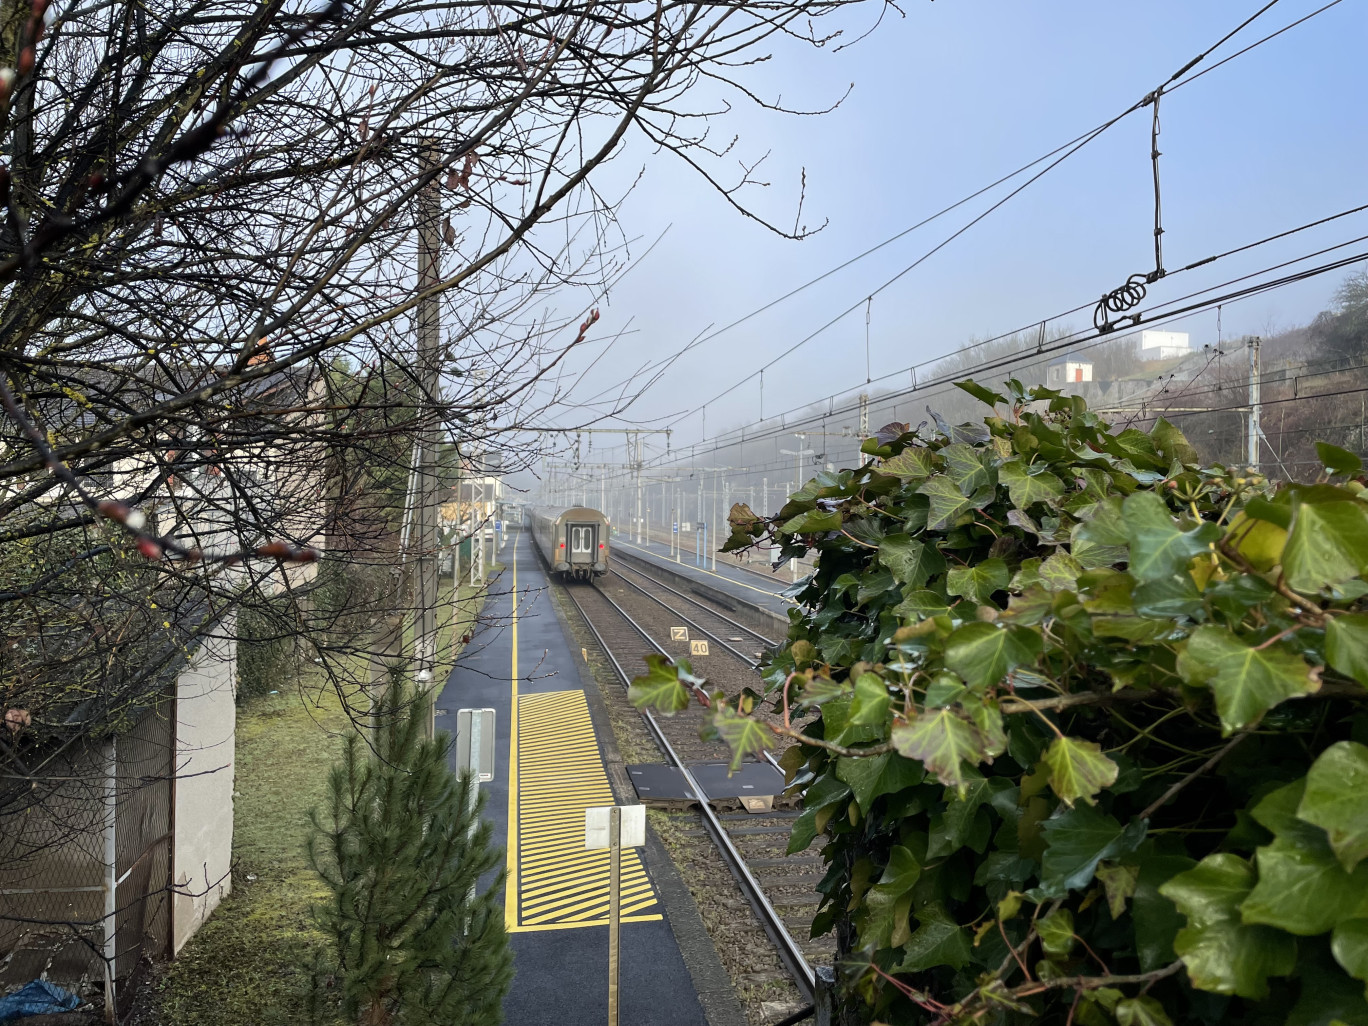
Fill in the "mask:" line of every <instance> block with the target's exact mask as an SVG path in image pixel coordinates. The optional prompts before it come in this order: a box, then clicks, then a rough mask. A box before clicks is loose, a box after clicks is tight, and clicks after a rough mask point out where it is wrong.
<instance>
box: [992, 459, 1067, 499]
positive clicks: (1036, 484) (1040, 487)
mask: <svg viewBox="0 0 1368 1026" xmlns="http://www.w3.org/2000/svg"><path fill="white" fill-rule="evenodd" d="M998 481H1000V482H1001V483H1002V484H1005V485H1006V486H1007V494H1008V496H1009V497H1010V498H1011V500H1012V505H1013V506H1016V507H1017V508H1018V509H1025V508H1026V507H1027V506H1030V505H1033V504H1034V503H1037V502H1046V503H1049V504H1050V505H1054V501H1055V500H1056V499H1057V498H1059V497H1060V496H1061V495H1063V494H1064V482H1063V481H1061V480H1060V479H1059V478H1057V477H1055V476H1054V475H1053V474H1051V473H1050V472H1049V471H1048V470H1041V471H1040V472H1038V473H1035V474H1032V473H1031V467H1030V466H1029V465H1028V464H1027V463H1025V462H1024V461H1022V460H1008V461H1007V462H1006V463H1004V464H1002V466H1000V467H998Z"/></svg>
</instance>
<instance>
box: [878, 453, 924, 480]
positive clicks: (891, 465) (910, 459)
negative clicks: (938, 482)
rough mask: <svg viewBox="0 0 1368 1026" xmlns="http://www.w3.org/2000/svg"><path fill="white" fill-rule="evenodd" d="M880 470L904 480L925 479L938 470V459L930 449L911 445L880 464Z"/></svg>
mask: <svg viewBox="0 0 1368 1026" xmlns="http://www.w3.org/2000/svg"><path fill="white" fill-rule="evenodd" d="M879 471H880V472H881V473H884V474H894V475H896V476H898V477H900V478H902V479H903V480H904V481H924V480H925V479H926V478H928V477H930V476H931V475H932V474H934V473H935V472H936V461H935V457H933V456H932V455H931V450H930V449H924V448H922V447H920V446H911V445H909V446H908V447H907V448H906V449H904V450H903V451H902V452H900V453H898V455H896V456H890V457H889V458H888V459H886V460H884V461H883V463H881V464H879Z"/></svg>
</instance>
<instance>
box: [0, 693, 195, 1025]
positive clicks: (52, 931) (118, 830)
mask: <svg viewBox="0 0 1368 1026" xmlns="http://www.w3.org/2000/svg"><path fill="white" fill-rule="evenodd" d="M174 710H175V700H174V698H173V697H172V694H171V693H170V692H169V691H168V692H167V693H165V694H163V695H162V696H160V697H159V698H158V699H157V700H156V701H154V702H152V703H150V704H149V705H148V706H147V707H145V708H144V709H143V710H142V712H141V715H140V716H139V717H138V719H137V721H136V722H135V723H134V724H133V725H132V727H131V728H130V729H128V730H126V731H124V732H122V733H120V734H118V735H116V736H114V737H112V738H105V739H101V740H95V741H87V742H83V743H81V744H79V745H77V746H75V747H71V748H66V747H63V748H62V749H61V750H54V751H53V752H51V753H49V754H48V755H47V756H45V757H43V759H42V762H41V765H33V766H30V770H31V772H30V773H29V774H28V775H27V776H24V777H19V776H15V775H9V776H7V777H6V778H5V779H4V780H3V781H0V786H3V787H4V788H6V789H7V790H9V791H10V792H11V794H12V795H13V794H15V793H21V792H22V793H24V794H25V798H24V800H23V801H21V802H7V803H6V809H7V815H6V816H5V818H4V820H3V821H0V992H4V991H7V990H10V989H13V988H16V987H18V986H22V985H23V984H25V983H27V982H28V981H30V980H33V979H38V978H42V979H46V980H48V981H49V982H51V983H54V984H56V985H58V986H60V987H63V988H65V989H67V990H70V991H72V992H74V993H76V994H78V995H80V996H82V997H84V998H94V997H97V996H103V995H104V994H105V993H106V992H107V988H108V986H109V984H110V983H111V982H114V983H115V985H116V991H115V993H116V996H117V995H118V994H119V991H118V989H117V985H118V983H119V982H120V981H123V980H126V979H128V978H129V977H131V976H132V975H133V974H134V972H135V971H136V969H137V967H138V965H139V963H140V962H141V960H142V959H143V958H144V957H145V956H146V957H149V958H161V957H165V956H166V955H167V954H168V953H169V947H170V940H171V936H170V931H171V891H170V886H169V885H170V860H171V843H172V832H173V807H174V773H175V766H174V749H175V730H174V725H175V715H174ZM119 1004H120V1005H121V1006H122V1005H125V1002H123V1001H120V1002H119Z"/></svg>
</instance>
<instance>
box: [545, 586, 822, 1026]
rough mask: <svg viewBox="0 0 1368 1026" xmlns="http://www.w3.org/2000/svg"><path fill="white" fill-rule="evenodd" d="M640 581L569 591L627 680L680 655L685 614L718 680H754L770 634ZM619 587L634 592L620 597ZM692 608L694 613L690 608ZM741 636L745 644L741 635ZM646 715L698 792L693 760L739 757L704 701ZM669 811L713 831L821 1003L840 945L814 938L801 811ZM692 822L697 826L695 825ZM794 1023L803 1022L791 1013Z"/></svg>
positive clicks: (802, 988)
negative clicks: (793, 841)
mask: <svg viewBox="0 0 1368 1026" xmlns="http://www.w3.org/2000/svg"><path fill="white" fill-rule="evenodd" d="M636 578H637V579H636V580H629V579H628V578H627V576H625V575H622V574H618V575H616V576H612V575H610V577H608V578H607V579H606V583H605V585H604V586H602V587H600V586H588V585H579V586H570V587H567V588H566V589H565V590H566V594H567V595H568V596H569V597H570V599H571V601H572V602H573V603H574V605H575V606H576V607H577V608H578V609H579V611H580V614H581V615H582V616H583V618H584V621H585V624H586V625H587V626H588V629H589V631H590V633H591V634H592V635H593V636H594V638H595V639H596V640H597V641H598V643H599V646H600V647H601V648H602V649H603V652H604V654H605V656H606V657H607V659H608V662H609V664H610V665H611V666H612V668H613V670H614V672H615V673H616V675H617V676H618V678H619V679H620V681H621V682H622V684H623V685H624V686H625V685H626V684H628V683H629V682H630V681H631V679H632V677H633V676H634V675H635V673H634V672H633V671H632V670H631V669H629V667H635V666H641V665H644V664H643V663H642V662H641V659H642V657H643V656H645V655H648V654H653V653H660V654H663V655H665V656H667V657H671V658H673V656H671V653H670V652H669V651H667V649H666V648H665V646H664V645H662V644H661V643H660V642H659V641H658V640H657V638H658V637H662V636H663V637H665V638H668V637H669V629H668V628H669V626H672V625H677V624H678V623H679V621H680V620H681V619H682V620H685V621H686V622H687V623H688V624H690V625H691V626H690V631H691V635H694V636H696V635H695V634H694V632H697V633H698V634H702V635H704V636H705V637H707V638H708V640H709V642H710V644H711V643H715V644H717V645H718V647H719V649H720V652H719V656H718V657H716V658H715V660H714V661H713V662H710V663H709V667H708V671H709V672H708V675H709V677H710V679H714V680H716V681H718V682H719V683H721V681H720V677H721V676H723V675H724V674H725V676H726V677H728V678H729V680H728V683H729V684H732V683H735V684H737V685H738V686H739V685H740V683H743V682H745V681H746V680H747V679H748V680H749V681H753V680H754V674H755V666H756V661H757V658H758V652H757V649H756V645H760V644H762V643H764V644H772V642H771V641H770V639H768V638H766V637H764V635H762V634H761V633H760V632H758V631H755V630H753V629H751V628H748V627H745V626H744V625H741V624H739V623H737V622H736V621H735V620H732V619H731V618H729V617H727V616H726V615H725V614H722V613H720V612H718V611H716V610H712V609H709V608H708V607H706V606H704V605H703V604H702V603H700V602H697V601H695V600H693V599H690V598H689V597H688V596H686V595H684V594H683V593H681V592H679V591H677V590H676V589H673V588H671V587H670V586H668V585H666V584H665V583H664V582H661V581H657V580H654V579H653V578H651V577H650V575H647V574H641V573H639V572H638V573H637V574H636ZM610 592H623V593H626V594H620V595H617V596H616V597H615V596H614V594H610ZM627 594H630V595H631V596H632V598H633V599H634V601H633V602H632V603H631V604H632V605H633V606H634V608H633V609H632V610H630V611H629V610H628V609H627V608H624V605H625V603H624V602H620V601H618V598H625V597H626V595H627ZM682 607H683V608H687V609H688V613H687V614H686V613H685V612H684V611H683V608H682ZM736 638H740V639H742V640H741V641H740V642H737V641H734V640H733V639H736ZM719 671H721V672H719ZM624 700H625V697H624ZM642 716H643V718H644V720H645V722H646V726H647V729H648V731H649V732H650V734H651V736H652V738H653V739H654V740H655V742H656V745H657V747H659V748H660V750H661V752H662V754H663V755H664V756H665V760H666V762H667V763H668V764H669V765H671V766H675V767H677V768H679V769H680V770H681V771H682V773H683V774H684V778H685V781H686V784H687V786H688V787H689V789H690V790H691V791H693V793H695V794H702V793H704V792H703V791H702V790H701V789H700V788H699V787H698V785H697V782H696V781H695V780H694V779H693V776H692V774H691V773H690V772H689V769H688V765H687V764H688V763H696V762H715V761H723V760H727V759H729V758H730V753H729V752H728V751H727V750H726V748H725V746H723V745H721V744H719V743H716V742H705V741H702V740H701V739H700V738H699V727H700V726H701V725H702V720H703V716H704V711H703V709H702V708H701V706H700V705H699V704H697V703H695V704H694V705H691V706H690V708H689V709H688V710H687V711H685V712H682V713H680V714H678V715H676V716H673V717H662V718H657V717H655V716H653V715H652V714H650V713H649V712H643V713H642ZM770 761H771V762H773V759H772V758H771V759H770ZM668 815H669V816H670V817H671V819H672V820H675V821H676V822H677V823H679V825H680V832H682V833H683V834H685V835H687V836H696V837H704V836H706V837H707V838H708V839H710V840H711V841H712V843H713V845H714V846H715V847H716V849H717V851H718V853H719V855H720V857H721V859H722V862H723V863H724V864H725V865H726V867H727V869H728V870H729V871H730V873H731V875H732V876H733V877H734V879H735V880H736V883H737V886H738V888H739V889H740V891H741V894H742V895H743V896H744V898H745V901H746V904H747V905H748V906H749V907H750V910H751V913H752V914H753V915H754V917H755V919H756V920H757V921H758V922H759V924H760V926H761V928H762V929H763V930H764V932H765V934H766V936H767V937H769V939H770V941H771V943H772V944H773V945H774V947H775V950H776V952H777V953H778V955H779V959H780V961H781V963H782V964H783V966H784V968H785V969H786V970H787V972H788V974H789V976H790V977H791V978H792V980H793V983H794V984H795V985H796V987H797V988H798V990H799V992H800V993H801V995H802V996H803V997H804V998H805V999H806V1000H807V1001H811V1000H812V995H813V987H814V971H813V964H814V963H818V964H820V963H822V962H829V961H830V959H831V957H832V955H833V952H834V944H833V942H832V941H831V939H830V938H829V937H828V938H821V939H819V940H816V941H813V940H809V939H808V933H809V928H810V927H811V924H812V917H813V915H814V914H815V913H816V909H817V904H818V900H819V895H818V894H817V891H816V885H817V883H818V882H819V881H820V880H821V876H822V870H821V860H820V859H819V858H818V857H817V856H815V855H803V856H796V857H793V858H789V857H787V856H786V855H785V854H784V853H785V850H786V848H787V844H788V835H789V831H790V829H791V827H792V822H793V820H794V819H795V818H797V816H798V812H796V811H793V810H783V809H779V810H774V811H772V812H769V813H764V814H758V815H757V814H751V813H745V812H732V811H719V810H717V809H715V808H713V806H712V805H711V804H710V803H708V802H701V803H699V804H698V806H697V807H696V808H695V809H694V810H691V811H675V812H671V813H669V814H668ZM689 820H692V821H693V822H695V823H697V826H692V825H686V821H689ZM785 1021H797V1019H794V1018H793V1017H789V1019H787V1020H785Z"/></svg>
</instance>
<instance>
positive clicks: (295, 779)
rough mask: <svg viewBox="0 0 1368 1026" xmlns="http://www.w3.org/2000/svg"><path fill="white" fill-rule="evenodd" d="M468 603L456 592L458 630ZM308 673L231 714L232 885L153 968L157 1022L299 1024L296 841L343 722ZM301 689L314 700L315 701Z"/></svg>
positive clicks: (316, 893)
mask: <svg viewBox="0 0 1368 1026" xmlns="http://www.w3.org/2000/svg"><path fill="white" fill-rule="evenodd" d="M449 596H450V589H449V588H446V589H444V590H443V593H442V598H443V599H445V600H447V601H449ZM480 602H481V598H480V596H478V595H477V594H476V593H475V591H474V589H470V588H467V587H463V588H462V589H461V607H462V608H461V609H460V611H459V613H458V615H457V617H456V621H457V625H459V626H461V630H462V633H463V632H464V630H465V629H466V627H465V625H468V624H473V622H474V618H475V616H476V614H477V613H478V610H479V605H480ZM443 619H445V621H446V623H445V625H444V628H443V633H442V635H441V638H440V641H439V645H440V647H439V649H438V651H439V653H440V654H441V656H440V657H439V663H441V664H444V665H445V667H446V668H448V669H449V668H450V665H451V662H452V661H453V659H452V657H451V656H450V653H451V652H452V641H451V632H452V629H453V625H452V623H451V620H452V618H451V616H450V614H449V612H448V614H447V615H446V616H445V617H444V618H443ZM458 636H459V635H458ZM318 672H319V671H317V670H314V669H312V668H309V669H307V670H306V671H305V674H306V678H307V679H306V680H304V681H302V682H300V683H302V684H303V685H304V686H303V687H302V688H285V687H282V688H281V689H280V690H281V692H282V693H281V694H279V695H266V696H263V697H261V698H258V699H254V700H252V701H251V702H249V703H248V704H246V705H244V706H243V707H242V708H240V709H239V710H238V719H237V773H236V779H235V782H234V792H235V794H236V797H235V798H234V809H233V860H234V866H233V892H232V894H230V895H229V896H228V897H227V898H225V899H224V901H223V903H222V904H221V905H219V907H218V909H217V910H216V911H215V912H214V914H213V915H212V916H210V918H209V920H208V921H207V922H206V923H205V924H204V926H203V927H202V928H201V929H200V931H199V933H197V934H196V935H195V936H194V937H193V938H192V939H191V940H190V942H189V943H188V944H186V946H185V948H184V949H183V950H182V951H181V954H180V957H179V958H178V959H177V960H176V961H175V962H173V963H172V964H171V965H170V966H168V967H166V969H165V971H164V972H163V973H161V974H160V977H159V978H158V980H157V982H156V984H155V987H156V989H157V991H158V993H157V995H156V998H155V1001H154V1004H156V1005H157V1006H159V1009H160V1014H159V1016H158V1018H159V1019H160V1021H161V1022H162V1023H164V1024H166V1026H171V1024H174V1026H247V1024H253V1026H256V1024H260V1026H276V1024H281V1026H283V1024H291V1026H296V1024H303V1023H307V1022H308V1021H309V1017H308V1011H307V998H308V993H309V989H310V975H311V974H310V967H311V966H312V965H313V961H314V952H315V951H317V950H318V948H319V946H320V945H321V944H322V943H323V942H324V939H325V938H324V937H323V935H322V934H321V933H320V932H318V931H317V930H316V929H315V928H314V925H313V915H312V909H313V906H314V905H315V904H316V903H317V902H319V901H320V900H322V899H323V898H325V897H326V891H325V890H324V888H323V886H322V884H321V882H320V881H319V879H318V877H317V876H316V875H315V874H314V872H313V869H312V868H311V867H310V866H309V861H308V857H307V855H306V854H305V848H304V845H305V839H306V838H307V836H308V833H309V812H310V810H311V809H314V808H316V807H321V806H322V805H323V803H324V801H325V800H326V795H327V780H328V770H329V768H331V766H332V764H333V762H334V760H335V759H336V758H337V756H338V754H339V752H340V751H341V745H342V738H343V737H344V736H345V735H346V733H347V732H348V731H349V730H351V729H352V728H351V724H350V722H349V721H348V719H347V716H346V714H345V713H344V712H343V710H342V708H341V704H340V703H339V701H338V699H337V697H336V695H334V694H333V693H332V692H331V691H329V690H328V689H327V688H326V687H324V688H320V687H318V686H317V681H315V680H313V679H312V677H313V675H316V674H318ZM443 677H445V674H443ZM311 685H312V686H311ZM320 693H321V696H320ZM301 695H310V696H320V697H318V698H317V699H316V703H317V704H315V699H313V698H311V699H309V700H308V701H307V702H306V700H304V699H302V698H301ZM249 878H250V879H249Z"/></svg>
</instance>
